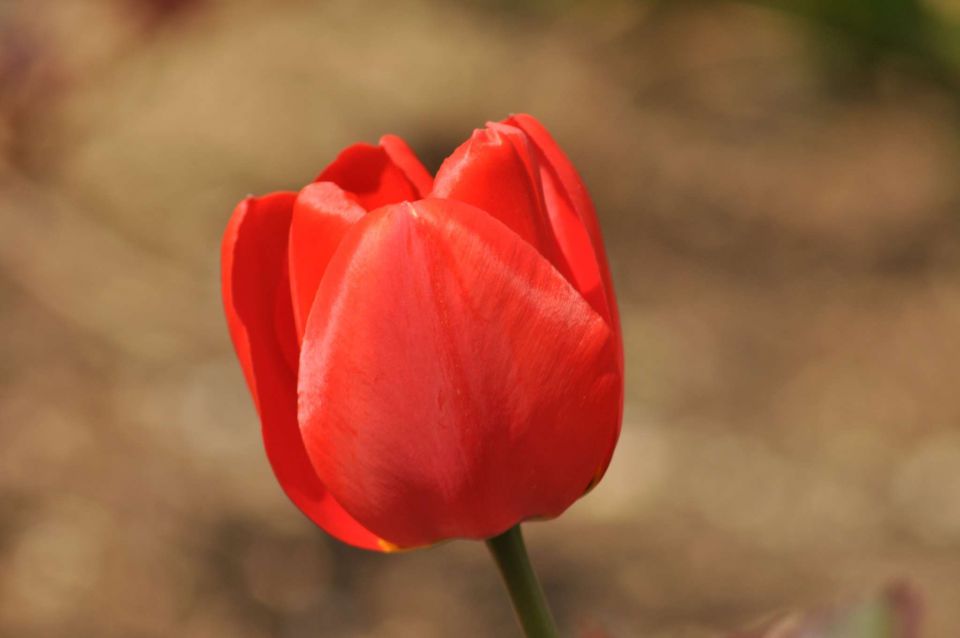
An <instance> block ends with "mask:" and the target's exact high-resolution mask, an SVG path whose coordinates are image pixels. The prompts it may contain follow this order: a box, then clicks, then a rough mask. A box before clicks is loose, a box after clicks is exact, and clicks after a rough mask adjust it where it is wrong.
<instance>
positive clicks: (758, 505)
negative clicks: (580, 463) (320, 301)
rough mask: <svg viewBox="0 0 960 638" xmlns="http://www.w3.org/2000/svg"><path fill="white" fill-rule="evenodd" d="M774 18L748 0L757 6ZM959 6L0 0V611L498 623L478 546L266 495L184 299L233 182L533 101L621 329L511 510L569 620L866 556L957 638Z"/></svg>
mask: <svg viewBox="0 0 960 638" xmlns="http://www.w3.org/2000/svg"><path fill="white" fill-rule="evenodd" d="M784 9H786V10H784ZM958 21H960V3H958V2H952V1H949V0H940V1H936V2H934V1H932V0H929V1H924V0H883V1H873V0H796V1H792V2H789V3H787V2H785V3H783V4H778V3H777V2H773V1H771V2H720V1H709V2H707V1H704V2H692V1H689V2H681V1H677V0H674V1H668V2H642V1H636V2H626V1H618V0H607V1H604V2H589V3H588V2H575V1H567V2H547V1H546V0H543V1H541V2H529V1H528V2H525V3H523V2H521V3H512V2H507V1H506V0H504V1H503V2H494V3H489V2H481V1H480V0H475V1H474V2H466V3H463V2H460V3H453V2H440V1H439V0H437V1H431V0H421V1H417V2H389V1H386V0H331V1H328V2H312V1H307V0H273V1H267V0H247V1H245V2H227V1H225V0H165V1H164V0H152V1H147V0H0V635H2V636H10V637H11V638H19V637H38V638H39V637H47V636H50V637H54V636H56V637H59V636H71V637H76V638H85V637H97V638H99V637H104V638H111V637H117V638H121V637H122V638H127V637H130V638H140V637H142V638H148V637H165V636H178V637H181V638H192V637H221V636H222V637H231V638H248V637H249V638H254V637H266V636H270V637H273V636H277V637H283V638H300V637H304V638H305V637H314V636H371V637H372V636H378V637H379V636H383V637H387V638H393V637H396V638H401V637H424V638H431V637H435V636H436V637H440V636H463V637H467V638H470V637H473V636H477V637H479V636H495V635H504V636H508V635H518V631H517V629H516V628H515V626H514V621H513V618H512V615H511V612H510V608H509V606H508V603H507V599H506V596H505V594H504V593H503V592H502V591H501V587H500V584H499V582H498V578H497V575H496V573H495V571H494V568H493V565H492V563H491V562H490V561H489V559H488V556H487V555H486V553H485V549H484V547H483V545H482V544H480V543H467V542H453V543H448V544H445V545H442V546H440V547H437V548H435V549H431V550H429V551H421V552H414V553H409V554H403V555H399V556H379V555H374V554H368V553H365V552H361V551H356V550H352V549H349V548H346V547H343V546H341V545H339V544H337V543H334V542H332V541H330V540H329V539H328V538H327V537H325V536H324V535H323V534H322V533H321V532H320V531H319V530H317V529H316V528H314V527H313V526H312V525H311V524H310V523H309V522H308V521H307V520H306V519H304V518H303V517H302V516H301V515H300V514H299V513H298V512H297V510H296V509H295V508H294V507H293V506H292V505H290V504H289V503H288V502H287V500H286V499H285V497H284V496H283V494H282V493H281V491H280V489H279V488H278V487H277V485H276V484H275V482H274V480H273V478H272V475H271V473H270V470H269V468H268V466H267V463H266V461H265V459H264V455H263V452H262V448H261V444H260V440H259V433H258V423H257V419H256V416H255V414H254V411H253V408H252V404H251V401H250V400H249V398H248V395H247V391H246V388H245V387H244V384H243V380H242V377H241V374H240V371H239V368H238V367H237V365H236V363H235V360H234V357H233V353H232V350H231V347H230V345H229V342H228V338H227V333H226V330H225V328H224V322H223V319H222V316H221V310H220V296H219V284H218V249H219V239H220V233H221V232H222V229H223V227H224V224H225V222H226V220H227V216H228V214H229V212H230V210H231V209H232V207H233V205H234V204H235V203H236V202H237V201H238V200H239V199H240V198H241V197H243V196H244V195H246V194H247V193H249V192H254V193H263V192H266V191H270V190H277V189H284V188H295V187H298V186H299V185H301V184H303V183H305V182H306V181H307V180H309V179H310V178H311V177H312V176H313V175H314V174H316V172H317V171H318V169H319V168H320V167H322V166H323V165H324V164H325V163H326V162H327V161H329V160H330V159H331V158H332V157H333V156H334V154H335V153H336V152H337V150H338V149H339V148H340V147H342V146H344V145H347V144H349V143H351V142H353V141H356V140H368V141H373V140H375V139H376V138H377V137H378V136H379V135H380V134H381V133H384V132H395V133H398V134H401V135H403V136H404V137H406V138H407V139H408V140H409V141H410V142H411V144H412V146H413V147H414V148H415V149H416V150H417V151H418V152H419V153H420V154H421V155H422V157H423V158H424V159H425V161H426V162H427V163H428V165H430V166H431V167H432V168H435V167H436V166H437V165H438V164H439V162H440V160H441V159H442V158H443V157H444V155H446V154H447V153H448V152H450V151H451V150H452V149H453V148H454V147H455V146H456V145H457V144H458V143H459V142H460V141H461V140H463V139H465V138H466V137H467V136H468V134H469V132H470V131H471V130H472V128H474V127H477V126H481V125H482V123H483V122H484V121H486V120H487V119H499V118H501V117H503V116H504V115H506V114H507V113H509V112H511V111H527V112H531V113H534V114H536V115H537V116H538V117H540V118H541V119H542V120H543V121H544V122H545V123H546V124H547V125H548V126H549V127H550V128H551V129H552V130H553V132H554V133H555V135H556V136H557V137H558V139H559V140H560V141H561V143H562V144H564V146H565V147H566V148H567V149H568V151H569V153H570V154H571V156H572V157H573V158H574V160H575V162H576V164H577V165H578V166H579V167H580V169H581V170H582V172H583V173H584V175H585V178H586V181H587V183H588V185H589V187H590V189H591V191H592V193H593V195H594V197H595V199H596V201H597V203H598V207H599V210H600V211H601V221H602V224H603V227H604V232H605V235H606V238H607V242H608V245H609V249H610V253H611V259H612V266H613V269H614V274H615V279H616V284H617V289H618V293H619V297H620V304H621V310H622V313H623V315H624V320H625V339H626V349H627V362H628V380H627V401H626V419H625V423H624V431H623V437H622V440H621V443H620V446H619V448H618V452H617V455H616V457H615V459H614V462H613V465H612V468H611V470H610V473H609V474H608V476H607V477H606V479H605V481H604V482H603V483H602V484H601V486H600V487H599V488H597V489H596V490H595V491H594V492H593V493H592V494H591V495H590V496H589V497H588V498H586V499H584V500H583V501H581V502H580V503H578V504H577V505H575V506H574V507H573V508H572V509H571V510H570V512H568V513H567V514H566V515H565V516H564V517H562V518H561V519H559V520H557V521H554V522H552V523H549V524H531V525H529V526H527V536H528V543H529V544H530V547H531V552H532V555H533V558H534V560H535V562H536V563H537V565H538V567H539V570H540V572H541V574H542V577H543V579H544V581H545V586H546V588H547V590H548V594H549V596H550V598H551V600H552V602H553V604H554V607H555V610H556V613H557V615H558V618H559V621H560V622H561V624H562V625H563V627H564V628H565V630H566V631H567V632H568V633H570V634H571V635H572V634H575V633H577V632H588V631H593V630H596V629H598V628H604V629H605V630H606V631H608V632H609V633H610V634H611V635H614V636H645V637H651V638H652V637H661V636H662V637H667V636H669V637H681V638H683V637H701V636H712V635H717V634H718V633H720V632H722V631H724V630H732V629H734V628H736V627H738V626H740V625H742V624H744V623H749V622H750V621H752V620H754V619H757V618H762V617H763V616H764V615H766V614H768V613H771V612H775V611H777V610H782V609H788V608H792V607H795V606H800V607H805V606H810V605H819V604H823V603H829V602H832V601H838V600H846V599H851V598H855V597H857V596H859V595H860V594H861V593H863V592H869V591H871V590H875V589H876V588H878V587H881V586H883V585H884V584H885V583H887V582H889V581H891V580H893V579H907V580H908V581H909V582H911V583H913V584H914V585H915V586H916V587H918V588H919V589H920V590H921V591H922V594H923V597H924V601H925V608H926V614H927V616H926V628H927V633H926V635H928V636H932V637H934V638H937V637H945V638H946V637H951V636H956V635H958V634H960V607H958V606H957V601H958V600H960V429H958V426H960V393H958V391H957V378H958V375H960V217H958V206H960V181H958V168H960V153H958V151H960V136H958V123H960V37H958V35H957V34H958V33H960V31H958V30H957V27H956V26H955V25H956V24H957V22H958Z"/></svg>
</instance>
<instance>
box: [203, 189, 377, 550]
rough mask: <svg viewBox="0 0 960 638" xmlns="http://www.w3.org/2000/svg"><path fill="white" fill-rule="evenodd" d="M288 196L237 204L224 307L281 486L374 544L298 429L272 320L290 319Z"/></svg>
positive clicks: (316, 515)
mask: <svg viewBox="0 0 960 638" xmlns="http://www.w3.org/2000/svg"><path fill="white" fill-rule="evenodd" d="M295 197H296V194H295V193H275V194H273V195H267V196H266V197H262V198H252V197H251V198H248V199H246V200H244V201H243V202H242V203H241V204H240V205H239V206H237V208H236V210H235V211H234V213H233V217H231V219H230V223H229V225H228V226H227V230H226V233H225V234H224V237H223V245H222V251H221V267H222V287H223V305H224V311H225V312H226V316H227V322H228V324H229V326H230V336H231V337H232V339H233V344H234V347H235V348H236V351H237V356H238V358H239V359H240V365H241V366H242V367H243V372H244V374H245V376H246V378H247V383H248V385H249V386H250V391H251V393H252V394H253V398H254V402H255V404H256V406H257V411H258V412H259V414H260V421H261V424H262V428H263V440H264V445H265V447H266V450H267V457H268V458H269V459H270V464H271V465H272V466H273V471H274V473H275V474H276V476H277V480H278V481H279V483H280V485H281V486H282V487H283V489H284V491H285V492H286V493H287V495H288V496H289V497H290V499H291V500H292V501H293V502H294V503H295V504H296V505H297V507H299V508H300V509H301V510H302V511H303V512H304V513H305V514H306V515H307V516H309V517H310V518H311V519H312V520H313V521H314V522H315V523H316V524H317V525H319V526H321V527H323V528H324V529H325V530H326V531H327V532H329V533H330V534H332V535H333V536H336V537H337V538H339V539H340V540H342V541H344V542H347V543H350V544H352V545H357V546H358V547H365V548H368V549H379V548H380V545H379V541H378V539H377V537H376V536H374V535H373V534H371V533H370V532H369V531H367V530H366V529H364V528H363V527H362V526H361V525H360V524H359V523H357V522H356V521H355V520H354V519H353V518H352V517H351V516H350V515H349V514H347V513H346V512H345V511H344V510H343V508H342V507H340V505H339V504H338V503H337V502H336V501H335V500H334V498H333V497H332V496H331V495H330V493H329V492H328V491H327V490H326V489H325V488H324V486H323V484H322V483H321V482H320V480H319V479H318V478H317V475H316V473H315V472H314V471H313V468H312V467H311V465H310V462H309V460H308V459H307V455H306V452H305V450H304V447H303V441H302V440H301V438H300V432H299V429H298V428H297V397H296V377H295V373H294V371H293V370H292V369H291V368H290V366H289V365H288V363H287V361H286V357H285V355H284V349H285V348H286V347H288V345H285V344H284V343H282V342H281V340H289V339H292V330H291V331H289V332H286V330H287V329H288V328H287V327H285V326H279V325H278V322H281V321H288V320H289V317H290V310H289V307H290V293H289V289H288V288H287V287H286V286H285V285H284V283H285V281H286V279H285V275H284V273H285V270H286V264H287V234H288V232H289V229H290V218H291V211H292V209H293V203H294V198H295ZM284 304H285V306H286V310H285V311H283V310H282V308H283V306H284ZM295 346H296V343H295V342H293V347H295Z"/></svg>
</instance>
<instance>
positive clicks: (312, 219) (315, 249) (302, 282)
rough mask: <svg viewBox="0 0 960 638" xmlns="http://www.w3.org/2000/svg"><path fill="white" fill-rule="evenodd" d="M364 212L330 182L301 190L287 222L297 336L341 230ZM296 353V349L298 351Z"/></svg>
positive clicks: (300, 335)
mask: <svg viewBox="0 0 960 638" xmlns="http://www.w3.org/2000/svg"><path fill="white" fill-rule="evenodd" d="M365 212H366V211H364V210H363V208H361V206H360V205H359V204H357V203H356V202H354V201H352V200H351V199H350V198H348V197H347V195H346V194H345V193H344V192H343V190H342V189H341V188H340V187H339V186H337V185H336V184H334V183H332V182H315V183H313V184H310V185H308V186H306V187H305V188H304V189H303V190H301V191H300V194H299V195H298V196H297V200H296V202H295V203H294V205H293V220H292V222H291V224H290V247H289V251H290V292H291V295H292V296H293V318H294V323H295V325H296V330H297V339H298V341H299V340H302V339H303V329H304V326H305V325H306V323H307V314H308V313H309V312H310V306H311V305H312V304H313V297H314V295H316V293H317V286H319V285H320V279H321V278H322V277H323V273H324V271H325V270H326V269H327V262H329V261H330V258H331V257H332V256H333V253H334V251H336V249H337V246H339V245H340V240H341V239H342V238H343V235H344V233H346V232H347V229H349V228H350V227H351V226H352V225H353V224H354V223H355V222H356V221H357V220H359V219H360V218H361V217H363V215H364V214H365ZM298 354H299V350H298Z"/></svg>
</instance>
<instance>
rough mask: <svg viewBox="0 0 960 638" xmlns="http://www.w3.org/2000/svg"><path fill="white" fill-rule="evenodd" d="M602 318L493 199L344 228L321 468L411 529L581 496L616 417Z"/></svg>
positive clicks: (311, 449)
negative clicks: (507, 221)
mask: <svg viewBox="0 0 960 638" xmlns="http://www.w3.org/2000/svg"><path fill="white" fill-rule="evenodd" d="M619 376H620V375H619V370H618V363H617V359H616V344H615V343H614V340H613V337H612V334H611V331H610V328H609V326H608V325H607V323H606V322H605V321H604V320H603V318H602V317H601V316H600V315H599V314H597V313H596V312H595V311H594V310H593V309H592V308H591V307H590V305H589V304H588V303H586V301H585V300H584V299H583V297H582V296H581V295H580V294H579V293H578V292H577V291H576V290H575V289H574V288H573V287H572V286H571V285H570V283H569V282H568V281H567V280H565V279H564V278H563V277H562V276H561V275H560V274H559V273H558V271H557V270H556V269H555V268H554V267H553V266H552V265H551V264H550V263H549V262H548V261H547V260H546V259H544V258H543V257H542V256H541V255H540V253H539V252H537V251H536V249H534V248H533V247H532V246H531V245H530V244H529V243H527V242H525V241H523V240H522V239H520V237H519V236H518V235H517V234H516V233H515V232H513V231H511V230H510V229H509V228H507V227H506V226H505V225H504V224H502V223H501V222H499V221H497V220H496V219H494V218H493V217H491V216H490V215H489V214H487V213H485V212H484V211H481V210H479V209H476V208H474V207H472V206H469V205H466V204H463V203H460V202H455V201H449V200H437V199H428V200H424V201H421V202H417V203H415V204H403V205H398V206H392V207H388V208H386V209H383V210H380V211H375V212H374V213H371V214H370V215H367V216H366V217H364V218H363V219H362V220H360V221H359V222H358V223H357V224H356V225H355V226H353V227H352V228H351V229H350V230H349V231H348V232H347V234H346V236H345V237H344V240H343V242H342V244H341V247H340V249H339V250H338V251H337V253H336V255H335V256H334V258H333V259H332V260H331V262H330V264H329V266H328V270H327V274H326V275H325V277H324V279H323V281H322V282H321V284H320V288H319V290H318V291H317V296H316V299H315V301H314V307H313V309H312V310H311V312H310V317H309V319H308V321H307V330H306V334H305V337H304V342H303V353H302V356H301V369H300V383H299V393H300V424H301V428H302V431H303V438H304V441H305V443H306V446H307V451H308V454H309V455H310V458H311V460H312V461H313V465H314V467H315V468H316V469H317V472H318V474H319V475H320V476H321V478H322V479H323V480H324V482H325V484H326V485H328V487H329V489H330V490H331V491H332V492H333V493H334V494H335V495H336V496H337V499H338V500H339V501H340V502H341V503H342V504H343V505H344V507H345V508H346V509H347V510H348V511H349V512H350V513H352V514H353V515H354V516H355V517H356V518H357V520H359V521H362V522H363V523H364V524H365V525H366V526H367V527H368V528H369V529H371V530H373V531H375V532H376V533H378V534H379V535H381V536H383V537H385V538H388V539H390V540H391V541H392V542H394V543H396V544H398V545H400V546H417V545H425V544H429V543H432V542H435V541H437V540H441V539H443V538H449V537H469V538H486V537H489V536H492V535H494V534H497V533H500V532H502V531H504V530H505V529H507V528H508V527H510V526H512V525H513V524H515V523H517V522H518V521H520V520H523V519H526V518H530V517H552V516H556V515H558V514H560V513H561V512H562V511H563V510H564V509H566V508H567V507H568V506H569V505H570V504H571V503H573V502H574V501H575V500H576V499H577V498H579V497H580V496H581V495H582V494H583V492H584V490H585V489H586V487H587V486H588V485H589V484H590V483H591V481H592V480H593V478H594V476H595V474H596V471H597V467H599V466H600V465H602V464H603V463H604V462H605V456H606V455H607V454H608V449H607V448H608V441H609V440H610V438H611V437H612V436H613V433H614V432H615V431H616V430H617V428H618V427H619V420H618V419H619V401H620V398H619V392H620V379H619Z"/></svg>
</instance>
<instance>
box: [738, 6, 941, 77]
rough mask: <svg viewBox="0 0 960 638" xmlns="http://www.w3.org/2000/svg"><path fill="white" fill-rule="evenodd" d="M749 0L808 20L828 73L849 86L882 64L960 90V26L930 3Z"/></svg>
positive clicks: (870, 75)
mask: <svg viewBox="0 0 960 638" xmlns="http://www.w3.org/2000/svg"><path fill="white" fill-rule="evenodd" d="M745 1H747V2H750V3H752V4H758V5H763V6H767V7H770V8H773V9H777V10H780V11H784V12H786V13H788V14H791V15H795V16H797V17H799V18H801V19H802V20H804V21H805V22H806V23H807V24H808V25H809V26H810V27H812V28H813V29H814V32H815V34H816V36H817V43H818V45H819V46H818V47H817V50H818V53H819V54H820V58H821V60H822V61H823V62H824V63H825V68H826V70H827V71H828V72H829V73H831V74H832V75H833V76H834V77H835V78H837V79H839V80H841V81H842V82H843V84H844V85H846V86H857V85H858V84H860V85H862V84H863V81H865V80H869V79H871V77H872V74H873V72H874V71H876V70H877V69H878V68H879V67H881V66H884V65H887V64H890V63H893V64H903V63H905V64H908V65H910V66H911V67H912V69H911V70H913V71H919V72H921V73H923V74H924V75H926V76H927V77H929V78H930V79H933V80H936V81H938V82H941V83H943V84H945V85H946V86H948V87H949V88H951V89H952V90H955V91H957V90H960V46H958V42H960V26H958V25H957V24H956V22H955V21H954V20H953V19H952V18H951V16H949V15H947V14H946V13H945V12H944V11H942V10H939V9H938V8H937V7H936V6H934V5H931V4H930V3H928V2H924V1H922V0H745ZM857 80H860V82H859V83H858V82H857ZM851 83H852V84H851Z"/></svg>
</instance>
